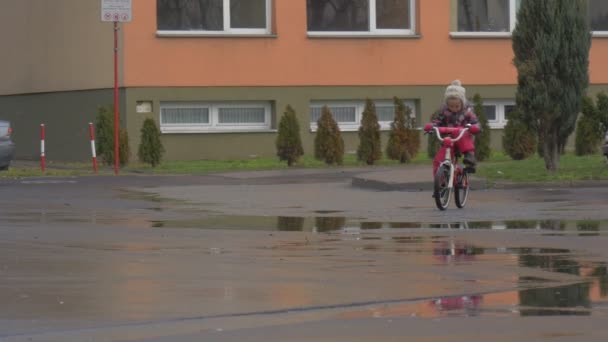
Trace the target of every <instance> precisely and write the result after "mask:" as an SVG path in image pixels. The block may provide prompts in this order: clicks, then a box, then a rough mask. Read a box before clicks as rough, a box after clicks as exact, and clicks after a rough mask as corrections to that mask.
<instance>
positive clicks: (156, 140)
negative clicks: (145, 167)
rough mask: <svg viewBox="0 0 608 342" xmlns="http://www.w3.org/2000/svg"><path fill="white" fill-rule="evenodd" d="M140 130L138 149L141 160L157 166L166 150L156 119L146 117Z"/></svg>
mask: <svg viewBox="0 0 608 342" xmlns="http://www.w3.org/2000/svg"><path fill="white" fill-rule="evenodd" d="M140 132H141V136H140V143H139V149H138V151H137V156H138V158H139V161H141V162H142V163H146V164H150V165H152V167H156V165H158V164H160V161H161V159H162V155H163V152H165V148H164V147H163V143H162V142H161V140H160V130H159V129H158V126H157V125H156V121H154V120H153V119H151V118H147V119H145V120H144V123H143V125H142V127H141V131H140Z"/></svg>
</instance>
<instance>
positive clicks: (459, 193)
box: [454, 172, 469, 209]
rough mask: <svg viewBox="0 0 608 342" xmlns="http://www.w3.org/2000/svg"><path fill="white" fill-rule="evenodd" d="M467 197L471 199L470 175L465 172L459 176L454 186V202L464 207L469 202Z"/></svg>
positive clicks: (459, 206)
mask: <svg viewBox="0 0 608 342" xmlns="http://www.w3.org/2000/svg"><path fill="white" fill-rule="evenodd" d="M467 199H469V175H468V174H467V173H466V172H463V173H461V174H460V175H459V176H458V179H457V182H456V186H455V187H454V202H456V206H457V207H458V208H461V209H462V208H464V206H465V205H466V204H467Z"/></svg>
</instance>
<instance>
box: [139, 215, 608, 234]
mask: <svg viewBox="0 0 608 342" xmlns="http://www.w3.org/2000/svg"><path fill="white" fill-rule="evenodd" d="M326 212H327V213H329V212H331V211H326ZM150 225H151V226H152V227H165V228H200V229H244V230H279V231H305V232H319V233H323V232H332V231H343V232H348V233H354V232H358V231H359V232H362V231H365V230H377V229H388V230H391V229H459V230H468V229H480V230H538V231H549V232H550V233H547V234H554V235H555V236H562V235H566V234H574V235H578V236H597V235H601V234H605V233H608V221H559V220H542V221H537V220H514V221H496V222H492V221H470V222H453V223H421V222H378V221H366V220H365V219H361V218H347V217H343V216H317V217H302V216H278V217H276V216H228V215H226V216H222V215H210V216H205V217H203V218H197V219H190V220H162V221H161V220H158V221H151V223H150Z"/></svg>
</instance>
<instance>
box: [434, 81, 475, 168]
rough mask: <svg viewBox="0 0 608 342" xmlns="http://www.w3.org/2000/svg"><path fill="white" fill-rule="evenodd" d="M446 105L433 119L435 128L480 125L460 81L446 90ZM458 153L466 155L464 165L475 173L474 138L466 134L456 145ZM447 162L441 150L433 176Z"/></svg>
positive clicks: (435, 162) (435, 161)
mask: <svg viewBox="0 0 608 342" xmlns="http://www.w3.org/2000/svg"><path fill="white" fill-rule="evenodd" d="M444 99H445V104H444V105H443V106H442V107H441V109H440V110H439V111H438V112H437V113H436V114H435V115H434V116H433V117H432V118H431V121H432V123H433V126H437V127H465V126H467V125H469V124H470V125H476V126H477V127H478V128H480V127H479V123H478V121H477V116H476V115H475V113H474V112H473V108H472V107H471V106H470V105H469V102H468V101H467V97H466V89H465V88H464V87H463V86H462V84H461V83H460V81H459V80H455V81H453V82H452V84H450V85H449V86H448V87H447V88H446V90H445V96H444ZM455 146H456V150H457V152H458V153H461V154H463V155H464V163H465V165H466V166H467V167H468V169H467V172H469V173H474V172H475V164H476V161H475V143H474V140H473V136H472V135H471V134H470V133H469V132H466V133H465V135H464V136H463V137H462V139H460V140H459V141H457V142H456V143H455ZM444 160H445V155H443V153H441V150H440V151H439V152H438V153H437V155H436V156H435V160H433V175H435V173H437V168H438V167H439V164H441V162H443V161H444Z"/></svg>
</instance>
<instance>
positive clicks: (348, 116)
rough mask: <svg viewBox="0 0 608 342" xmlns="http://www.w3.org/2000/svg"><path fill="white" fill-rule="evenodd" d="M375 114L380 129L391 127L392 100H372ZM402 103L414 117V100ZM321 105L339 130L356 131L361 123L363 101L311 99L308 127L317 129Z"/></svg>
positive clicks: (393, 108) (392, 115)
mask: <svg viewBox="0 0 608 342" xmlns="http://www.w3.org/2000/svg"><path fill="white" fill-rule="evenodd" d="M374 103H375V105H376V115H377V116H378V123H379V124H380V129H381V130H388V129H390V128H391V122H393V119H394V117H395V106H394V105H393V101H389V100H380V101H374ZM404 104H405V105H406V106H408V107H410V109H411V110H412V113H411V115H410V116H411V117H412V118H414V119H415V118H416V110H415V108H416V107H415V104H414V101H404ZM323 106H327V107H329V110H330V111H331V114H332V116H333V117H334V120H336V122H337V123H338V126H339V127H340V130H341V131H357V130H358V129H359V126H360V124H361V117H362V116H363V110H364V109H365V101H312V102H311V104H310V129H311V130H312V131H316V130H317V121H318V120H319V118H320V117H321V111H322V109H323Z"/></svg>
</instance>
